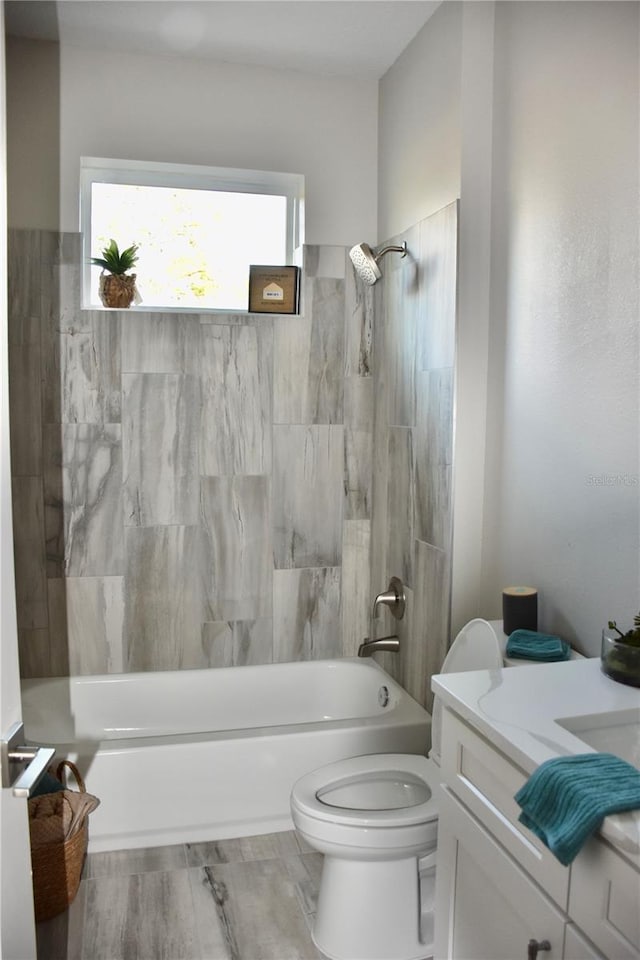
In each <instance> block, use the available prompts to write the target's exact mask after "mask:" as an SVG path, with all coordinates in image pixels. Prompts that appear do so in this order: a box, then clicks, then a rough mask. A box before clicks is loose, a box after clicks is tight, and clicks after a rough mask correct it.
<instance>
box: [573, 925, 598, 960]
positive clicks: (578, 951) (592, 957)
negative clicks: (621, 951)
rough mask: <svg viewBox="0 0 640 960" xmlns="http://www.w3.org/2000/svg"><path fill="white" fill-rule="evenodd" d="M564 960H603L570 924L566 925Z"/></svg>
mask: <svg viewBox="0 0 640 960" xmlns="http://www.w3.org/2000/svg"><path fill="white" fill-rule="evenodd" d="M564 960H605V956H604V954H603V953H599V952H598V951H597V950H596V948H595V947H594V945H593V944H592V943H590V942H589V941H588V940H587V938H586V937H584V936H583V935H582V934H581V933H580V931H579V930H578V928H577V927H575V926H574V925H573V924H572V923H568V924H567V929H566V932H565V936H564Z"/></svg>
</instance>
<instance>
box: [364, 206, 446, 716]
mask: <svg viewBox="0 0 640 960" xmlns="http://www.w3.org/2000/svg"><path fill="white" fill-rule="evenodd" d="M457 217H458V208H457V203H453V204H451V205H449V206H447V207H445V208H444V209H442V210H441V211H439V212H438V213H435V214H434V215H433V216H431V217H428V218H427V219H425V220H423V221H421V222H420V223H418V224H416V225H415V226H414V227H412V228H411V229H410V230H409V231H407V232H406V233H404V234H403V235H402V236H401V237H395V238H392V240H391V241H390V242H395V243H399V242H400V241H402V240H406V241H407V246H408V250H409V254H408V256H407V257H405V258H400V257H398V256H396V255H389V256H388V257H386V258H385V260H384V263H383V275H384V279H383V280H382V281H381V282H379V283H378V284H377V285H376V286H375V287H374V290H375V304H374V316H375V324H374V327H375V340H374V357H375V363H374V371H373V378H372V379H373V384H372V385H373V389H374V393H375V403H374V406H375V431H374V441H373V444H374V445H373V451H374V456H373V463H374V467H373V512H372V519H373V522H372V530H371V538H372V539H371V570H372V581H371V592H372V595H374V594H375V593H379V592H380V591H381V590H385V589H386V587H387V583H388V581H389V578H390V577H391V576H393V575H396V576H399V577H401V578H402V580H403V581H404V583H405V585H406V592H407V611H406V614H405V617H404V619H403V620H402V621H400V622H399V623H398V622H397V621H395V620H393V619H392V618H391V617H390V615H389V614H388V612H385V613H384V615H383V616H381V617H380V620H379V621H377V623H376V632H377V635H378V636H381V635H383V633H385V634H386V633H398V634H399V636H400V642H401V650H400V654H399V655H397V654H385V655H384V665H385V667H386V668H387V669H388V670H389V672H391V673H392V674H393V675H394V676H395V677H396V678H397V679H398V680H399V681H400V682H401V683H402V685H403V686H404V687H405V688H406V689H407V690H408V691H409V693H410V694H411V695H412V696H413V697H415V699H416V700H418V701H419V702H420V703H423V704H425V705H426V706H427V707H428V708H430V706H431V703H432V695H431V693H430V689H429V688H430V682H431V676H432V674H434V673H437V672H438V669H439V667H440V665H441V663H442V660H443V659H444V656H445V653H446V650H447V646H448V642H449V621H450V594H451V529H452V516H451V451H452V437H453V368H454V350H455V324H456V270H457Z"/></svg>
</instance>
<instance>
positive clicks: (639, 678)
mask: <svg viewBox="0 0 640 960" xmlns="http://www.w3.org/2000/svg"><path fill="white" fill-rule="evenodd" d="M600 661H601V665H602V672H603V673H606V675H607V676H608V677H611V679H612V680H617V681H618V683H626V684H628V685H629V686H632V687H640V647H633V646H631V644H629V643H622V641H621V640H620V639H616V638H615V637H611V636H609V635H608V634H607V633H606V632H605V631H604V630H603V631H602V649H601V653H600Z"/></svg>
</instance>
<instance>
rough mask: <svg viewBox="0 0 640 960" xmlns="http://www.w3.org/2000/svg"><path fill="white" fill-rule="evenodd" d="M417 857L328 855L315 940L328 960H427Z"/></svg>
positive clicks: (323, 871)
mask: <svg viewBox="0 0 640 960" xmlns="http://www.w3.org/2000/svg"><path fill="white" fill-rule="evenodd" d="M419 929H420V884H419V877H418V859H417V857H408V858H406V859H403V860H384V861H371V860H369V861H359V860H342V859H340V858H338V857H333V856H330V855H325V858H324V865H323V868H322V881H321V884H320V896H319V898H318V909H317V912H316V919H315V923H314V925H313V931H312V937H313V942H314V943H315V945H316V946H317V947H318V949H319V950H320V951H321V952H322V953H324V954H325V956H327V957H329V958H330V960H428V958H430V957H431V956H432V952H431V945H430V944H424V943H422V942H421V941H420V935H419Z"/></svg>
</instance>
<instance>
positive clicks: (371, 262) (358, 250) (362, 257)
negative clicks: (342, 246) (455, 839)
mask: <svg viewBox="0 0 640 960" xmlns="http://www.w3.org/2000/svg"><path fill="white" fill-rule="evenodd" d="M392 252H393V253H399V254H400V255H401V256H402V257H406V255H407V243H406V241H403V242H402V243H401V244H400V245H399V246H398V245H397V244H393V243H392V244H389V245H388V246H386V247H382V249H381V250H380V251H379V252H378V253H374V251H373V250H372V249H371V247H370V246H369V244H368V243H358V244H356V246H355V247H351V250H349V256H350V257H351V262H352V263H353V265H354V267H355V268H356V272H357V274H358V276H359V277H360V279H361V280H364V282H365V283H368V284H369V286H371V287H372V286H373V284H374V283H376V281H377V280H379V279H380V277H381V276H382V273H381V272H380V267H379V266H378V263H379V262H380V260H382V258H383V257H384V256H385V254H387V253H392Z"/></svg>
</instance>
